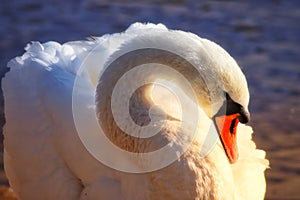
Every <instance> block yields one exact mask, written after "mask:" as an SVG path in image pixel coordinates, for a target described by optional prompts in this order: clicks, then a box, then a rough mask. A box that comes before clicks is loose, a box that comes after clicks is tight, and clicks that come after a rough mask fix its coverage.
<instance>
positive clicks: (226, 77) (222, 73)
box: [193, 36, 250, 163]
mask: <svg viewBox="0 0 300 200" xmlns="http://www.w3.org/2000/svg"><path fill="white" fill-rule="evenodd" d="M193 37H195V38H196V39H197V40H198V41H199V44H200V46H201V48H200V49H201V56H199V57H200V60H202V61H201V62H200V63H202V64H203V60H204V63H205V64H206V66H209V68H206V69H205V70H207V71H208V72H209V73H206V75H207V76H208V77H207V78H205V79H206V80H208V81H207V82H208V88H209V89H208V90H203V89H202V91H205V93H204V94H202V99H201V98H200V100H199V102H201V103H202V107H203V108H204V111H205V112H206V114H207V115H208V116H209V117H210V118H211V119H212V120H213V121H214V124H215V126H216V129H217V131H218V132H219V135H220V139H221V142H222V145H223V147H224V150H225V152H226V155H227V157H228V159H229V161H230V162H231V163H234V162H235V161H236V160H237V159H238V149H237V141H236V127H237V125H238V123H239V122H240V123H243V124H245V123H247V122H249V121H250V114H249V111H248V104H249V90H248V86H247V81H246V78H245V76H244V74H243V73H242V71H241V69H240V67H239V66H238V64H237V63H236V61H235V60H234V59H233V58H232V57H231V56H230V55H229V54H228V53H227V52H226V51H225V50H224V49H223V48H221V47H220V46H219V45H217V44H216V43H214V42H211V41H209V40H206V39H202V38H198V37H197V36H193ZM203 55H205V56H204V57H205V58H203ZM196 62H197V61H196ZM198 62H199V60H198ZM198 67H200V66H198ZM210 76H211V77H210ZM210 84H211V85H210ZM213 104H215V106H213V109H212V105H213Z"/></svg>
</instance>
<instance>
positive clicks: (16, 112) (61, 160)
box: [3, 23, 268, 200]
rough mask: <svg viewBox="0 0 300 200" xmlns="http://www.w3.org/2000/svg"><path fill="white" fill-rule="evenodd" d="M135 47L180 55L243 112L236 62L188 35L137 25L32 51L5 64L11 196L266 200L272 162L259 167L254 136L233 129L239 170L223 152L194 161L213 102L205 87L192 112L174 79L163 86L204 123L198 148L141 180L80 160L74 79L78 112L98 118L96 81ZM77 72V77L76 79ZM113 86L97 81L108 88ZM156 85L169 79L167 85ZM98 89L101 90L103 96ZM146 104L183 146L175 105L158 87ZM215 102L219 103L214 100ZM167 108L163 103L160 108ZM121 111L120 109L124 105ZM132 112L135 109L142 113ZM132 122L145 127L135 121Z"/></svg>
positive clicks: (245, 97) (260, 154)
mask: <svg viewBox="0 0 300 200" xmlns="http://www.w3.org/2000/svg"><path fill="white" fill-rule="evenodd" d="M141 47H155V48H159V47H161V48H163V49H167V50H170V51H172V50H174V49H176V50H177V52H178V50H179V52H180V53H182V55H184V56H185V57H186V58H187V59H188V61H190V62H192V63H193V64H194V66H198V67H199V69H200V70H203V71H205V73H206V75H207V77H208V79H211V80H214V79H215V78H220V79H219V80H221V82H222V84H221V85H220V84H219V82H218V81H214V82H213V83H214V84H212V85H210V86H209V87H211V88H217V89H218V88H222V89H224V90H225V91H226V92H228V93H230V95H231V97H232V98H233V99H234V100H235V101H237V102H239V103H240V104H241V105H243V106H244V107H245V108H247V106H248V101H249V93H248V89H247V83H246V79H245V77H244V75H243V73H242V72H241V70H240V69H239V67H238V66H237V64H236V62H235V61H234V59H232V58H231V57H230V56H229V55H228V54H227V53H226V51H225V50H223V49H222V48H221V47H219V46H218V45H216V44H215V43H212V42H210V41H208V40H205V39H201V38H199V37H198V36H196V35H194V34H192V33H186V32H182V31H172V30H168V29H167V28H166V27H165V26H164V25H162V24H158V25H154V24H140V23H135V24H133V25H131V26H130V27H129V28H128V29H127V30H126V31H125V32H124V33H116V34H112V35H104V36H102V37H100V38H95V39H94V40H90V41H76V42H69V43H65V44H63V45H61V44H58V43H56V42H47V43H44V44H41V43H39V42H33V43H31V44H30V45H28V46H27V47H26V53H24V55H23V56H21V57H17V58H15V59H13V60H11V61H10V62H9V63H8V67H9V68H10V72H8V73H7V74H6V75H5V78H4V79H3V91H4V98H5V117H6V124H5V127H4V137H5V140H4V148H5V149H4V151H5V154H4V160H5V170H6V173H7V176H8V178H9V182H10V184H11V186H12V188H13V189H14V191H15V192H16V193H17V195H18V196H19V197H20V198H21V199H25V200H26V199H30V200H33V199H45V200H46V199H49V200H52V199H63V200H67V199H131V200H132V199H263V197H264V193H265V178H264V170H265V169H266V167H267V166H268V161H267V160H265V159H264V157H265V152H264V151H262V150H257V149H256V147H255V144H254V142H253V141H252V140H251V134H252V129H251V127H249V126H245V125H239V127H238V145H239V147H240V159H239V160H238V162H237V163H235V164H233V165H231V164H229V162H228V160H227V157H226V155H225V153H224V150H223V148H222V146H221V144H220V142H218V143H217V145H216V146H215V148H214V149H213V150H212V151H211V152H210V154H209V155H208V156H207V157H205V158H202V157H201V156H200V152H199V151H200V150H201V147H202V145H203V142H204V141H203V138H205V134H207V133H208V128H209V125H210V124H211V120H210V118H209V117H211V116H212V115H213V114H214V111H211V110H210V109H209V106H210V105H209V104H210V103H211V100H210V99H209V98H208V97H207V95H208V94H207V92H206V91H205V89H204V87H202V86H201V84H199V86H198V87H199V88H198V91H199V94H201V95H198V97H197V98H198V100H199V101H196V102H195V101H191V100H190V97H189V95H186V94H185V90H184V89H181V88H180V87H181V83H180V82H177V81H176V80H172V79H169V80H167V82H166V84H169V85H170V86H171V87H175V88H176V89H177V90H178V91H179V93H178V95H179V96H180V97H181V99H182V103H183V104H185V105H186V106H185V108H186V109H187V110H188V111H189V110H190V111H192V110H195V109H196V110H199V118H200V119H201V120H200V122H201V123H200V124H199V126H198V128H197V136H196V139H195V141H194V142H193V143H192V144H191V146H190V147H189V149H188V150H187V151H186V152H185V154H184V155H182V156H181V157H180V158H178V159H177V160H176V161H175V162H174V163H172V164H171V165H169V166H167V167H165V168H163V169H160V170H158V171H154V172H149V173H144V174H131V173H125V172H120V171H117V170H114V169H111V168H109V167H107V166H105V165H103V164H102V163H100V162H99V161H97V160H96V159H95V158H94V157H93V156H92V155H91V154H90V153H89V152H88V151H87V150H86V148H85V147H84V146H83V144H82V142H81V141H80V138H79V136H78V134H77V130H76V127H75V124H74V120H73V115H72V92H73V84H74V81H75V78H77V79H79V83H80V84H79V85H80V86H81V87H82V89H81V90H80V94H81V95H82V104H87V105H86V107H87V108H91V109H95V108H94V106H95V105H92V106H91V105H88V102H91V101H90V100H91V99H92V100H93V99H94V98H95V97H94V95H95V86H96V85H97V79H98V78H97V74H98V72H99V71H100V70H104V69H106V66H107V65H108V63H110V61H112V60H114V59H115V58H117V57H118V56H119V55H122V54H123V53H124V52H128V51H130V50H135V49H138V48H141ZM142 58H143V57H142ZM142 58H139V59H142ZM132 59H133V58H132ZM134 59H135V58H134ZM83 61H84V62H83ZM129 61H131V59H130V60H129ZM132 62H133V61H132ZM82 64H84V67H83V70H79V69H80V66H81V65H82ZM121 64H122V63H121ZM108 75H109V76H112V77H113V76H114V75H112V74H108ZM216 75H218V76H216ZM109 76H108V77H105V78H104V79H103V80H105V81H110V78H111V77H109ZM136 77H137V79H138V78H139V76H136ZM160 78H161V79H163V78H166V79H168V77H164V76H161V77H160ZM190 78H194V77H190ZM154 81H157V80H154ZM200 82H201V81H200ZM172 84H175V85H172ZM108 85H109V84H108ZM130 87H131V85H130V82H128V88H130ZM98 88H100V89H101V86H98ZM106 89H107V87H105V88H104V89H103V90H102V89H101V90H99V89H98V90H97V98H98V101H97V102H98V106H99V107H100V109H99V110H100V112H101V106H103V108H105V109H106V107H105V106H106V103H107V99H108V98H107V96H106V95H108V94H106V92H105V91H106ZM217 89H216V91H217ZM142 95H144V93H142ZM148 95H150V96H151V98H152V100H153V102H154V103H156V104H161V105H163V106H164V109H163V110H164V111H165V113H167V115H169V116H171V117H172V118H174V119H177V120H168V121H167V122H166V123H165V124H164V127H163V129H162V131H161V132H160V134H162V135H165V136H166V137H165V138H167V139H168V138H172V137H173V136H178V137H183V138H184V135H185V130H181V129H179V128H178V127H180V120H181V118H180V109H179V108H178V105H177V103H176V101H175V100H174V99H173V100H172V98H173V97H172V95H170V93H167V92H166V91H163V90H162V89H161V88H157V87H154V88H152V89H151V90H149V91H148ZM212 95H215V96H216V97H217V95H218V94H217V92H216V94H212ZM142 97H144V96H142ZM99 98H100V99H101V98H103V99H102V100H99ZM166 99H168V100H169V101H167V102H166ZM138 100H139V99H137V101H138ZM220 101H221V100H220ZM99 102H100V105H99ZM153 102H152V103H153ZM119 103H120V105H121V104H122V101H120V102H119ZM142 103H145V104H147V103H149V102H148V101H145V102H142ZM197 103H199V105H197ZM137 105H139V104H138V103H137V104H135V106H137ZM133 108H134V109H133V110H138V109H140V107H139V106H137V107H133ZM105 109H104V110H105ZM99 110H98V111H99ZM102 111H103V110H102ZM98 114H99V113H98ZM100 114H103V113H100ZM104 114H105V113H104ZM105 117H107V115H105ZM100 120H101V117H100ZM105 120H106V121H104V122H103V121H102V122H103V123H107V124H109V123H110V120H111V119H110V118H105ZM138 120H143V119H142V118H139V117H138ZM108 127H109V128H108V129H109V130H110V131H111V132H112V133H113V134H112V135H113V136H112V137H111V138H110V139H112V140H115V141H116V144H118V145H124V146H127V147H129V148H131V145H133V146H135V148H137V146H138V145H136V143H135V142H137V143H138V142H140V141H139V140H137V141H132V140H131V139H130V138H129V139H128V137H125V139H122V138H121V137H122V136H121V135H120V134H119V133H120V132H118V131H116V130H115V128H114V127H113V126H108ZM90 131H93V129H92V128H91V129H90ZM118 141H121V142H120V143H118ZM159 142H161V140H160V138H158V139H157V140H156V141H154V142H152V143H151V145H153V146H154V147H155V146H156V145H160V144H159ZM151 145H150V144H148V143H147V142H146V143H145V144H144V143H143V144H141V145H140V146H138V148H143V149H144V150H145V149H147V148H150V147H151ZM137 151H139V149H137ZM122 159H124V160H130V158H122ZM162 159H163V158H162ZM116 160H117V159H116ZM252 191H256V192H255V193H253V192H252Z"/></svg>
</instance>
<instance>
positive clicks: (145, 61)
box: [96, 48, 208, 152]
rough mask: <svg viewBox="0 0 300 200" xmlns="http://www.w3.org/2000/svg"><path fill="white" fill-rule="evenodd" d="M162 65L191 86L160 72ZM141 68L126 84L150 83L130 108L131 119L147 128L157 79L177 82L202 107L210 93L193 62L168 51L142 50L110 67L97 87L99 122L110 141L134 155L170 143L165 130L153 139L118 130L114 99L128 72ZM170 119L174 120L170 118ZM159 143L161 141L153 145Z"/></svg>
mask: <svg viewBox="0 0 300 200" xmlns="http://www.w3.org/2000/svg"><path fill="white" fill-rule="evenodd" d="M157 65H158V66H157ZM162 65H163V66H167V68H171V69H172V70H175V71H176V72H177V73H179V74H181V75H182V76H184V77H183V78H184V79H185V80H188V82H189V84H190V85H189V86H186V84H185V83H183V82H182V80H180V79H178V77H175V76H174V75H172V74H169V73H167V72H166V71H164V70H162V69H161V70H160V68H159V66H162ZM138 66H144V68H142V69H140V70H136V71H135V72H133V73H134V79H136V80H128V81H127V82H126V83H125V84H128V85H126V87H125V88H130V87H135V86H133V85H132V82H135V81H138V79H143V80H140V82H141V81H142V82H144V83H146V84H145V85H144V86H141V87H140V86H139V87H138V88H136V90H135V92H134V93H133V94H132V96H131V97H130V100H129V108H128V109H129V113H130V116H127V117H131V119H132V120H133V121H134V122H135V123H136V124H137V125H139V126H145V125H147V124H149V122H150V121H151V119H150V118H149V109H150V108H151V106H152V105H153V102H152V101H151V98H149V88H150V87H151V84H149V83H153V82H155V80H157V79H165V80H170V81H172V82H175V83H176V84H177V85H179V86H180V87H182V89H183V91H186V93H187V95H188V96H190V97H193V95H195V97H194V99H196V100H195V101H197V103H198V105H201V104H204V103H203V101H205V100H206V101H207V99H204V98H203V96H205V95H207V94H208V91H207V90H208V89H207V87H206V84H205V81H204V80H203V78H202V77H201V76H199V72H198V71H197V69H196V68H195V67H194V66H193V65H192V64H191V63H189V62H188V61H187V60H185V59H184V58H182V57H180V56H178V55H176V54H173V53H171V52H168V51H165V50H160V49H152V48H146V49H138V50H135V51H131V52H129V53H126V54H124V55H122V56H120V57H119V58H118V59H116V60H114V61H113V62H111V63H110V64H109V65H108V67H107V68H106V70H105V71H104V72H103V74H102V75H101V77H100V80H99V84H98V86H97V95H96V105H97V113H98V120H99V123H100V125H101V127H102V129H103V131H104V132H105V134H106V135H107V136H108V137H109V139H110V140H111V141H112V142H114V143H115V144H116V145H118V146H119V147H120V148H122V149H124V150H127V151H132V152H147V151H153V150H156V149H159V148H161V147H162V146H164V145H165V144H166V143H167V142H168V138H167V137H166V136H165V135H164V134H163V131H164V129H162V130H161V131H160V133H161V134H156V135H154V136H152V137H150V138H137V137H133V136H131V135H128V134H127V133H125V131H124V129H120V128H119V127H118V124H117V123H116V122H115V120H114V116H113V113H112V96H113V92H114V90H115V87H116V85H117V83H118V81H119V80H120V79H121V78H122V76H123V77H124V75H125V74H126V73H128V72H130V71H131V70H132V69H134V68H135V67H138ZM125 79H126V78H125ZM185 87H191V88H192V91H194V92H195V93H193V92H189V91H191V90H189V89H187V88H185ZM128 90H130V89H128ZM123 92H124V91H123ZM125 93H126V92H125ZM125 93H124V94H125ZM122 102H124V99H122V97H121V98H120V99H119V102H118V103H119V105H121V104H122ZM205 103H207V102H205ZM114 105H115V104H114ZM117 105H118V104H117ZM167 119H169V120H172V119H170V118H168V116H167ZM175 132H176V131H175ZM157 140H158V141H159V142H153V141H157Z"/></svg>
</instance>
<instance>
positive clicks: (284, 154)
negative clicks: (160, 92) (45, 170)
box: [0, 0, 300, 200]
mask: <svg viewBox="0 0 300 200" xmlns="http://www.w3.org/2000/svg"><path fill="white" fill-rule="evenodd" d="M136 21H140V22H153V23H163V24H165V25H166V26H167V27H169V28H172V29H181V30H185V31H190V32H193V33H196V34H197V35H199V36H201V37H204V38H208V39H210V40H213V41H215V42H217V43H218V44H220V45H221V46H222V47H224V48H225V49H226V50H227V51H228V52H229V53H230V54H231V55H232V56H233V57H234V58H235V59H236V60H237V62H238V63H239V65H240V66H241V67H242V69H243V71H244V73H245V75H246V77H247V79H248V83H249V88H250V92H251V103H250V111H251V113H252V122H251V125H252V126H253V128H254V133H255V135H254V140H255V141H256V143H257V146H258V147H259V148H262V149H265V150H266V151H267V158H268V159H269V160H270V163H271V169H269V170H267V172H266V176H267V195H266V199H274V200H275V199H300V189H299V187H300V66H299V64H300V43H299V41H300V1H294V0H249V1H238V0H235V1H224V0H223V1H221V0H219V1H192V0H170V1H167V0H154V1H150V0H141V1H133V0H123V1H122V0H110V1H109V0H65V1H60V0H52V1H51V0H1V4H0V66H1V67H0V72H1V75H2V76H3V74H4V72H5V71H6V69H5V65H6V63H7V62H8V61H9V59H11V58H13V57H15V56H18V55H21V54H22V53H23V52H24V50H23V48H24V46H25V45H26V44H27V43H28V42H30V41H41V42H46V41H49V40H54V41H58V42H61V43H63V42H67V41H70V40H82V39H85V38H86V37H89V36H91V35H92V36H101V35H103V34H106V33H114V32H120V31H123V30H125V29H126V28H127V27H128V26H129V25H130V24H131V23H133V22H136ZM2 103H3V102H2ZM1 109H3V106H2V107H1ZM2 118H3V116H2ZM1 122H2V124H3V120H1ZM1 149H3V146H2V147H1ZM1 152H2V151H1ZM1 156H3V154H2V153H1ZM2 160H3V159H1V162H0V164H1V165H0V166H1V169H0V184H7V179H6V177H5V173H4V170H3V161H2ZM245 181H247V180H245ZM253 192H255V191H253Z"/></svg>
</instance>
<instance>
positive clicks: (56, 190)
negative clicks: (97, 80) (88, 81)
mask: <svg viewBox="0 0 300 200" xmlns="http://www.w3.org/2000/svg"><path fill="white" fill-rule="evenodd" d="M25 50H26V52H25V53H24V55H23V56H20V57H17V58H15V59H13V60H11V61H10V62H9V63H8V67H9V68H10V71H9V72H8V73H7V74H6V75H5V77H4V78H3V79H2V88H3V92H4V100H5V115H6V124H5V127H4V137H5V140H4V146H5V155H4V157H5V158H4V159H5V169H6V171H7V172H8V173H7V175H8V178H9V180H10V184H11V185H12V187H13V188H14V190H16V192H17V193H18V194H19V195H20V194H21V196H22V198H24V199H33V196H34V197H36V198H37V197H38V198H39V199H78V196H79V194H80V191H81V190H80V189H81V187H82V186H81V185H80V183H79V181H78V180H77V179H76V178H75V177H73V175H72V173H71V172H70V170H69V169H68V167H67V166H66V164H65V162H64V161H63V159H62V158H61V156H59V155H58V150H57V149H56V148H55V145H54V143H53V142H54V141H55V140H54V139H55V138H57V137H54V136H55V135H57V134H64V132H58V131H57V127H58V126H60V125H59V124H57V123H56V124H55V123H54V120H56V121H58V120H61V123H65V122H66V120H67V119H63V120H62V119H55V117H56V116H62V117H63V116H66V113H68V112H66V109H69V107H68V106H66V105H67V103H68V104H70V99H67V97H66V96H70V95H69V93H66V92H65V91H66V90H64V89H63V88H68V87H72V84H73V80H74V77H75V74H78V71H77V70H78V67H77V66H76V63H77V62H79V61H78V60H77V58H76V55H75V54H74V53H73V51H72V48H71V47H70V46H64V45H60V44H58V43H55V42H48V43H45V44H41V43H38V42H33V43H31V44H30V45H28V46H27V47H26V48H25ZM61 57H64V58H65V59H62V58H61ZM70 91H72V90H70ZM16 124H17V125H16ZM37 174H38V176H36V175H37ZM67 182H68V186H67V187H65V186H66V185H65V183H67ZM49 187H51V191H49ZM62 187H64V190H61V188H62ZM36 188H39V191H36V192H35V193H34V192H32V191H35V190H36Z"/></svg>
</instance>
